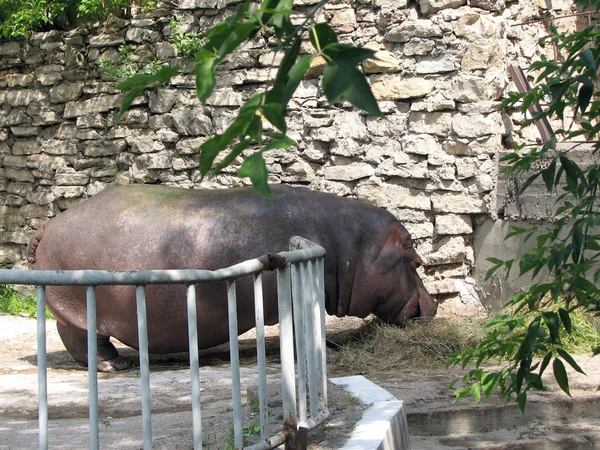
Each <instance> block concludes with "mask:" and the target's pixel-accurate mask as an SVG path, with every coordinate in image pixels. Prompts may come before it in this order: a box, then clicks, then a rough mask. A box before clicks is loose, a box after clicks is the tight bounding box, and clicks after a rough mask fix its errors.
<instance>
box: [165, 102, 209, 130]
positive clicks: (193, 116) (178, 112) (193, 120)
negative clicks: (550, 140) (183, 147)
mask: <svg viewBox="0 0 600 450" xmlns="http://www.w3.org/2000/svg"><path fill="white" fill-rule="evenodd" d="M171 116H172V117H173V122H174V124H175V127H176V128H177V131H178V132H179V133H180V134H183V135H185V136H210V135H211V134H212V122H211V120H210V117H208V116H206V115H204V112H203V111H202V109H200V108H178V109H174V110H172V111H171Z"/></svg>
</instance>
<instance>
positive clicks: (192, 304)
mask: <svg viewBox="0 0 600 450" xmlns="http://www.w3.org/2000/svg"><path fill="white" fill-rule="evenodd" d="M187 312H188V316H187V318H188V338H189V347H190V384H191V387H192V426H193V430H194V450H202V410H201V408H200V361H199V359H198V322H197V316H196V286H194V285H193V284H191V285H189V286H188V287H187Z"/></svg>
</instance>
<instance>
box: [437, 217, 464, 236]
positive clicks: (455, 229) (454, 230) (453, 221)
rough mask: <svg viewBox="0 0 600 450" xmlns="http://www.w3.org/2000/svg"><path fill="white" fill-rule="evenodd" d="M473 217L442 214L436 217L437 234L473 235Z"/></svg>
mask: <svg viewBox="0 0 600 450" xmlns="http://www.w3.org/2000/svg"><path fill="white" fill-rule="evenodd" d="M472 232H473V224H472V221H471V216H469V215H466V214H460V215H458V214H440V215H437V216H435V234H437V235H445V234H471V233H472Z"/></svg>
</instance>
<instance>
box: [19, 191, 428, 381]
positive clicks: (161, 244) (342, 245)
mask: <svg viewBox="0 0 600 450" xmlns="http://www.w3.org/2000/svg"><path fill="white" fill-rule="evenodd" d="M273 192H274V193H275V194H276V195H278V196H279V197H278V198H277V199H275V200H269V199H265V198H262V197H260V196H259V195H258V194H256V193H255V192H254V191H253V190H252V189H251V188H242V189H228V190H222V191H214V190H211V191H206V190H187V189H180V188H169V187H164V186H150V185H130V186H118V187H114V188H110V189H107V190H105V191H102V192H101V193H99V194H97V195H96V196H94V197H92V198H90V199H88V200H86V201H84V202H81V203H79V204H77V205H75V206H73V207H71V208H69V210H67V211H65V212H64V213H62V214H60V215H59V216H57V217H56V218H54V219H52V220H50V221H49V222H47V223H46V224H45V225H44V227H43V228H42V229H41V230H39V231H38V233H37V234H36V236H35V237H34V238H33V239H32V241H31V243H30V246H29V248H28V258H29V259H30V261H31V262H34V261H35V262H36V264H37V268H38V269H54V270H81V269H99V270H148V269H208V270H214V269H219V268H223V267H227V266H230V265H233V264H236V263H238V262H241V261H244V260H247V259H251V258H256V257H258V256H260V255H263V254H265V253H267V252H270V253H274V252H279V251H283V250H287V249H288V240H289V238H290V237H291V236H293V235H299V236H302V237H304V238H307V239H309V240H312V241H314V242H316V243H318V244H320V245H322V246H323V247H324V248H325V250H326V251H327V256H326V258H325V291H326V308H327V312H328V313H329V314H335V315H337V316H345V315H350V316H358V317H366V316H367V315H368V314H370V313H374V314H376V315H377V316H378V317H380V318H382V319H383V320H386V321H388V322H392V323H397V324H402V323H404V321H405V320H407V319H411V318H414V317H419V316H420V317H432V316H434V315H435V313H436V309H437V305H436V302H435V301H434V299H433V298H432V297H431V296H430V295H429V294H428V293H427V291H426V290H425V288H424V286H423V283H422V282H421V279H420V278H419V276H418V275H417V273H416V268H417V267H418V266H419V265H420V264H421V259H420V258H419V256H418V255H417V254H416V252H415V251H414V249H413V247H412V243H411V239H410V235H409V233H408V232H407V231H406V229H405V228H404V227H403V226H402V225H401V224H400V223H399V222H398V221H397V220H396V219H395V218H394V217H393V216H392V215H391V214H390V213H388V212H387V211H385V210H383V209H380V208H375V207H372V206H368V205H365V204H363V203H361V202H358V201H355V200H349V199H344V198H340V197H337V196H334V195H331V194H325V193H319V192H314V191H311V190H309V189H305V188H292V187H286V186H273ZM185 289H186V288H185V286H174V285H165V286H149V287H148V288H147V290H146V292H147V314H148V330H149V336H148V339H149V351H150V353H171V352H179V351H186V350H187V349H188V337H187V312H186V302H185ZM264 292H265V300H264V303H265V322H266V323H267V324H275V323H277V321H278V318H277V296H276V287H275V277H274V274H273V273H270V272H269V273H265V276H264ZM96 295H97V303H98V328H97V332H98V345H99V355H98V361H99V363H100V366H101V367H100V369H99V370H102V371H111V370H121V369H124V368H126V367H128V366H129V363H128V362H127V361H125V360H123V359H122V358H120V357H119V356H118V353H117V351H116V349H114V347H113V346H112V344H111V343H110V342H108V337H109V336H114V337H116V338H117V339H119V340H120V341H121V342H123V343H125V344H126V345H129V346H131V347H134V348H137V346H138V338H137V326H136V302H135V288H134V287H130V286H101V287H99V288H97V289H96ZM237 295H238V316H239V330H238V331H239V332H240V333H243V332H245V331H247V330H249V329H251V328H253V327H254V314H253V309H254V307H253V294H252V286H251V281H250V280H243V281H241V282H238V288H237ZM197 299H198V330H199V338H198V341H199V342H198V343H199V347H200V348H208V347H212V346H215V345H218V344H222V343H224V342H227V341H228V324H227V301H226V291H225V286H224V283H213V284H204V285H198V286H197ZM47 301H48V306H49V307H50V310H51V311H52V313H53V314H54V315H55V316H56V318H57V319H58V321H59V325H58V327H59V332H60V334H61V337H62V339H63V342H64V343H65V346H66V348H67V350H68V351H69V352H70V353H71V355H73V357H74V358H75V359H76V360H78V361H79V362H81V363H82V364H84V365H86V364H87V355H86V346H85V345H86V344H85V328H86V311H85V292H84V289H83V288H77V287H48V289H47Z"/></svg>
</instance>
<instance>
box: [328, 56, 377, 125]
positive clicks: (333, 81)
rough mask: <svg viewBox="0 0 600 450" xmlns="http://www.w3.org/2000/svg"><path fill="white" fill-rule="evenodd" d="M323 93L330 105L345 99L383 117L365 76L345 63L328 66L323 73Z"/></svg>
mask: <svg viewBox="0 0 600 450" xmlns="http://www.w3.org/2000/svg"><path fill="white" fill-rule="evenodd" d="M323 92H324V93H325V96H326V97H327V100H328V101H329V103H330V104H334V103H335V102H337V101H338V100H339V99H340V98H341V97H344V98H345V99H346V100H348V101H349V102H350V103H352V105H354V106H356V107H357V108H360V109H362V110H363V111H366V112H368V113H369V114H372V115H374V116H379V117H382V116H383V113H382V112H381V110H380V109H379V105H378V104H377V100H375V97H374V96H373V92H371V87H370V86H369V84H368V83H367V80H366V79H365V77H364V75H363V74H362V73H361V72H360V71H359V70H358V69H357V68H356V67H354V66H352V65H349V64H347V63H345V62H344V61H341V62H337V61H333V62H331V63H330V64H328V65H327V67H326V68H325V71H324V72H323Z"/></svg>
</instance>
